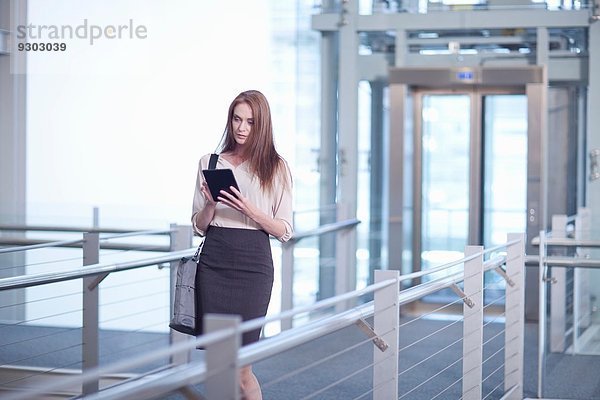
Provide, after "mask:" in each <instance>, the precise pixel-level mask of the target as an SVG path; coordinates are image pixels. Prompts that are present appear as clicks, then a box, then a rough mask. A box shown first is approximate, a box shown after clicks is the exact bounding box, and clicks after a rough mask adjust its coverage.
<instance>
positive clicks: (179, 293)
mask: <svg viewBox="0 0 600 400" xmlns="http://www.w3.org/2000/svg"><path fill="white" fill-rule="evenodd" d="M218 159H219V155H218V154H211V155H210V160H209V162H208V169H215V168H216V166H217V160H218ZM203 244H204V241H202V243H200V245H199V246H198V250H196V253H195V254H194V256H193V257H192V258H188V257H183V258H182V259H181V260H179V264H178V265H177V279H176V281H175V296H174V300H173V316H172V317H171V321H170V322H169V327H170V328H171V329H174V330H176V331H177V332H181V333H185V334H186V335H192V336H196V335H197V334H199V332H198V331H199V329H198V326H199V324H196V316H197V313H196V304H197V303H196V296H197V293H196V270H197V269H198V261H199V260H200V250H201V249H202V245H203Z"/></svg>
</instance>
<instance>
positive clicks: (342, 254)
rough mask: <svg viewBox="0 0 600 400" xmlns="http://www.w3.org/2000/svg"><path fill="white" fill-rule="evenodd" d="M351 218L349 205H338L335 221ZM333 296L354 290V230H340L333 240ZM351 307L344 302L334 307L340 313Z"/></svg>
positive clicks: (350, 304) (348, 303)
mask: <svg viewBox="0 0 600 400" xmlns="http://www.w3.org/2000/svg"><path fill="white" fill-rule="evenodd" d="M348 218H352V215H351V211H350V209H349V205H348V204H347V203H339V204H338V209H337V221H343V220H346V219H348ZM335 244H336V247H335V254H336V257H335V295H336V296H339V295H341V294H344V293H347V292H350V291H352V290H354V289H355V288H356V229H342V230H341V231H338V233H337V234H336V239H335ZM352 306H353V302H351V301H345V302H341V303H338V304H337V305H336V311H337V312H341V311H344V310H347V309H348V308H350V307H352Z"/></svg>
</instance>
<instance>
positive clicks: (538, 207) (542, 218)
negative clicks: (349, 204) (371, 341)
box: [387, 65, 549, 302]
mask: <svg viewBox="0 0 600 400" xmlns="http://www.w3.org/2000/svg"><path fill="white" fill-rule="evenodd" d="M389 99H390V111H389V151H388V154H387V157H388V165H389V168H390V173H389V177H388V188H389V190H388V208H389V218H388V226H387V229H388V232H389V235H388V237H389V238H390V241H391V240H394V242H395V244H394V243H389V244H388V257H389V258H388V260H389V263H390V265H402V266H403V267H402V271H403V272H414V271H420V270H426V269H428V268H431V267H434V266H437V265H441V264H444V263H447V262H451V261H454V260H457V259H460V258H462V257H463V251H464V247H465V246H467V245H483V246H485V247H491V246H495V245H498V244H501V243H504V242H506V234H507V233H509V232H526V234H527V237H528V238H529V239H531V238H533V237H535V236H536V235H537V234H538V232H539V230H540V229H542V228H543V227H545V226H546V225H547V219H548V216H547V215H548V214H547V212H548V204H547V203H548V201H547V199H548V194H547V193H548V187H547V184H548V179H547V176H546V174H547V162H548V160H547V156H548V154H549V153H548V143H547V141H548V135H547V131H548V129H547V128H548V127H547V124H548V114H547V99H548V84H547V81H546V77H545V71H544V69H543V68H542V67H538V66H530V65H527V66H510V67H497V66H495V67H484V66H479V67H460V68H447V67H444V68H441V67H440V68H438V67H433V68H412V67H405V68H392V69H390V73H389ZM395 171H397V172H398V173H395ZM400 243H401V246H400V245H396V244H400ZM535 251H536V249H535V248H533V247H532V246H531V245H530V244H528V245H527V252H528V253H529V254H533V253H535ZM436 277H437V276H430V277H429V278H427V277H425V278H424V279H433V278H436ZM414 283H418V282H413V284H414ZM486 284H487V285H489V286H490V287H492V289H493V290H490V291H489V293H490V294H489V295H488V296H491V297H490V298H486V299H485V300H486V302H491V301H494V300H495V297H501V296H502V294H503V291H504V286H503V284H504V283H503V282H502V281H501V280H499V279H497V278H496V277H495V276H494V275H492V274H490V275H489V276H487V277H486ZM528 284H531V285H535V284H536V282H535V280H532V282H528ZM442 296H443V293H442ZM434 300H435V299H434ZM441 300H442V299H440V301H441ZM531 301H532V302H535V299H534V298H533V296H532V299H531Z"/></svg>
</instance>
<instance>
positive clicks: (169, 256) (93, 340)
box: [0, 219, 359, 394]
mask: <svg viewBox="0 0 600 400" xmlns="http://www.w3.org/2000/svg"><path fill="white" fill-rule="evenodd" d="M358 223H359V221H358V220H356V219H352V220H347V221H340V222H336V223H332V224H328V225H324V226H321V227H318V228H317V229H314V230H310V231H306V232H299V233H296V234H295V235H294V237H293V238H292V239H291V240H290V241H289V242H287V243H286V244H285V246H284V247H283V248H282V253H283V255H285V257H283V259H282V269H283V270H284V271H293V261H294V259H293V250H294V247H295V246H296V244H297V243H298V242H299V241H300V240H302V239H305V238H307V237H319V236H321V235H324V234H336V232H340V231H344V230H347V229H353V228H354V227H355V226H356V225H357V224H358ZM30 228H31V229H33V230H36V231H49V232H51V231H54V230H56V231H59V232H79V231H80V229H82V228H76V227H75V228H73V227H51V226H20V227H17V226H12V225H11V226H7V225H4V226H2V227H0V229H5V230H21V231H27V230H29V229H30ZM90 230H93V231H94V232H87V233H83V237H82V239H77V240H54V241H48V240H43V241H42V240H40V241H39V242H35V241H33V240H31V239H23V240H22V241H20V243H22V244H23V246H15V247H10V248H2V249H0V250H3V253H4V254H14V253H18V252H26V251H34V250H35V251H37V250H42V249H49V248H57V247H72V246H74V247H77V248H81V249H82V256H81V257H82V258H83V265H82V266H80V267H75V268H70V269H67V270H63V271H56V270H54V269H53V270H52V271H50V272H43V273H30V274H26V275H20V276H10V277H6V278H0V295H1V294H3V293H14V292H18V291H22V290H23V289H25V288H28V289H32V288H35V287H41V286H47V287H50V286H49V285H53V284H57V283H76V284H77V282H78V281H80V280H81V281H82V283H81V284H80V285H81V286H80V287H81V290H74V289H72V290H70V291H67V293H59V294H53V295H48V296H46V297H45V298H42V299H37V300H35V303H36V304H40V302H43V301H48V302H55V301H56V300H57V299H63V298H67V297H70V298H71V299H75V301H77V300H76V299H77V298H78V297H81V300H80V302H81V303H80V306H73V307H72V308H73V309H71V310H61V311H62V312H61V313H58V314H56V315H55V314H53V313H50V312H47V315H42V316H41V318H40V317H38V318H33V319H32V318H25V317H24V318H20V319H17V320H14V321H2V322H4V323H3V324H0V330H4V332H5V333H6V332H7V329H9V330H10V329H13V328H16V327H19V328H20V327H26V326H28V325H29V324H31V323H35V321H37V320H40V319H42V320H43V319H44V318H49V317H53V316H55V317H57V316H58V317H60V315H61V314H62V315H65V314H71V315H73V314H78V313H81V318H82V322H81V324H80V326H79V327H69V328H59V329H56V330H55V331H52V332H50V333H47V332H46V333H44V334H38V335H37V336H35V337H32V338H28V339H26V340H24V341H22V340H21V339H16V338H15V339H7V340H8V342H7V343H4V344H3V343H0V348H2V347H4V346H12V347H13V348H14V347H15V346H18V345H19V343H24V344H25V345H31V343H33V342H32V340H36V339H40V340H44V338H48V337H50V338H53V337H58V336H60V335H71V334H73V333H76V332H77V331H79V330H81V335H80V338H79V339H77V340H76V341H75V342H73V343H70V344H69V345H68V346H66V347H62V348H60V349H56V350H54V351H60V350H61V349H63V350H64V349H66V348H67V347H68V348H69V349H74V348H75V349H79V348H81V356H80V357H78V358H75V362H73V361H72V360H71V362H69V363H65V364H58V365H57V366H52V367H49V368H47V367H44V368H41V369H40V368H38V369H35V370H33V372H31V374H30V376H25V377H24V378H23V377H21V378H18V379H8V380H6V379H4V380H3V382H0V386H6V385H3V384H5V383H11V382H15V383H18V382H21V381H22V380H23V379H28V378H30V377H34V376H38V375H39V376H41V375H44V374H45V373H49V374H50V373H53V372H55V371H57V370H63V369H64V367H71V368H72V367H76V366H78V365H80V364H81V370H83V371H89V370H90V369H93V368H96V367H97V366H98V365H100V364H101V362H100V358H101V356H102V354H100V351H99V344H100V342H101V341H102V338H101V337H100V331H101V329H100V324H101V323H102V322H103V321H106V320H107V318H106V317H104V318H102V320H101V318H100V316H99V314H100V308H101V306H102V307H104V306H106V304H110V305H113V304H112V303H114V301H112V302H108V303H106V302H105V303H104V304H101V303H100V301H99V290H100V284H101V283H102V282H104V281H105V279H106V278H107V276H109V274H112V273H116V272H119V273H124V272H126V271H131V270H136V269H142V268H146V267H149V266H158V268H159V270H160V269H162V268H163V267H164V266H166V265H170V266H171V267H174V266H175V265H176V264H177V262H178V261H179V260H180V259H181V258H182V257H186V256H191V255H192V254H193V252H194V251H195V248H194V247H192V232H191V227H190V226H178V225H172V226H171V227H170V229H168V230H143V231H135V232H131V231H125V230H115V229H109V230H106V229H101V228H97V227H96V228H92V229H90ZM100 233H108V234H109V235H107V236H100ZM150 234H152V235H154V234H168V235H169V241H170V244H169V245H167V246H164V245H161V246H156V245H151V246H148V245H143V246H141V247H140V246H139V245H133V244H127V243H123V244H121V245H120V246H118V248H120V249H123V250H138V249H142V250H144V251H157V250H160V251H169V252H168V253H166V254H163V255H160V256H153V257H146V258H143V257H140V256H137V257H136V258H135V259H134V260H131V261H122V262H104V261H103V262H100V255H101V253H100V250H101V249H107V248H108V249H114V248H115V246H110V243H107V241H108V240H110V239H117V238H124V237H132V236H140V235H150ZM11 241H12V238H7V237H2V238H0V242H2V243H4V244H7V243H8V242H11ZM32 242H33V243H35V244H32ZM41 242H44V243H41ZM290 256H291V257H290ZM286 257H289V258H286ZM2 268H10V267H6V266H3V267H2ZM165 271H167V272H168V271H169V270H165ZM175 273H176V268H171V269H170V274H169V275H164V274H162V275H161V276H166V277H167V279H168V280H170V284H169V288H167V290H166V293H171V294H170V295H169V296H170V297H172V288H173V287H174V282H175ZM119 275H120V274H119ZM144 275H147V273H145V274H144ZM169 276H170V278H169ZM284 278H285V280H286V281H287V282H289V284H288V285H287V286H283V290H286V291H289V296H288V295H283V294H282V296H281V298H282V299H285V300H284V301H285V302H284V303H283V304H282V306H283V307H282V309H286V307H288V308H291V301H290V300H289V299H290V298H291V288H292V287H293V273H290V274H289V275H288V276H285V275H284ZM138 279H139V278H138ZM159 279H162V278H160V277H159ZM154 280H155V279H154ZM142 281H143V280H142ZM135 282H136V281H133V282H132V283H130V284H128V286H130V287H132V289H131V291H132V292H135V291H137V290H139V288H136V287H133V286H131V284H135ZM112 286H113V287H116V289H119V288H121V292H123V290H125V291H128V286H127V285H126V286H123V284H117V285H112ZM108 289H112V287H105V290H108ZM11 291H12V292H11ZM159 292H160V293H164V290H159ZM159 292H157V291H154V292H152V293H147V294H144V293H143V290H142V293H140V294H138V295H137V296H128V297H127V299H129V300H132V301H135V300H136V299H139V298H145V299H152V294H153V293H154V294H160V293H159ZM15 297H20V298H23V297H24V296H15ZM275 297H276V296H275ZM151 301H153V302H154V301H155V300H154V299H152V300H151ZM148 303H150V302H148ZM164 303H165V304H166V306H165V305H163V306H161V305H160V304H154V305H150V306H148V307H152V308H150V309H149V311H152V310H158V311H160V310H159V309H164V308H165V307H166V309H167V310H168V309H170V305H171V304H172V298H171V299H170V301H168V302H167V301H165V302H164ZM27 304H28V302H27V301H24V300H22V301H15V302H12V304H10V303H8V302H7V303H5V304H3V305H2V307H0V308H9V307H13V306H14V307H25V306H27ZM114 305H116V304H114ZM59 307H61V306H59ZM144 312H145V311H144ZM121 314H122V313H121ZM163 314H164V315H163ZM163 314H161V315H163V318H168V315H170V311H169V313H166V312H165V313H163ZM122 317H123V316H122V315H117V317H116V318H112V319H119V318H122ZM125 317H127V315H125ZM108 320H109V321H110V320H111V318H108ZM156 325H160V326H163V327H164V329H166V327H167V325H168V319H167V320H164V319H163V320H161V321H158V322H155V323H154V325H152V326H156ZM145 326H150V325H145ZM143 329H144V327H140V328H136V329H134V332H135V331H138V330H140V331H142V330H143ZM14 335H16V336H18V333H17V332H15V334H14ZM112 335H113V336H114V335H117V336H118V335H119V333H118V332H116V333H113V334H112ZM0 336H1V335H0ZM105 336H106V335H105ZM11 340H12V341H11ZM182 340H184V337H183V335H180V334H178V333H177V332H174V331H171V332H170V339H169V341H170V342H171V343H178V342H180V341H182ZM39 355H40V356H44V355H46V356H51V355H52V351H51V352H50V353H48V351H39ZM36 356H37V355H36V354H34V355H29V356H28V357H26V358H25V359H23V358H19V359H17V358H15V360H16V361H19V362H25V363H27V360H30V359H32V358H35V357H36ZM189 359H190V356H189V354H187V355H186V354H183V355H182V354H179V355H177V356H176V357H175V358H172V359H171V360H170V362H169V363H168V364H167V365H163V367H162V368H164V367H168V366H172V365H175V364H179V363H185V362H188V361H189ZM7 360H8V361H7ZM3 362H4V364H3V365H0V370H2V368H4V369H6V368H7V367H11V366H12V365H11V361H10V358H4V360H3ZM100 384H101V383H100V382H99V381H96V382H91V383H87V384H86V386H85V387H83V393H84V394H87V393H92V392H95V391H97V390H98V389H99V387H100Z"/></svg>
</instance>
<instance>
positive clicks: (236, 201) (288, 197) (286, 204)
mask: <svg viewBox="0 0 600 400" xmlns="http://www.w3.org/2000/svg"><path fill="white" fill-rule="evenodd" d="M283 166H284V167H285V168H282V173H283V174H285V175H284V176H280V177H278V182H277V184H276V187H275V193H277V197H276V202H275V204H273V205H272V214H267V213H265V212H264V211H262V210H260V209H259V208H257V207H256V206H255V205H254V204H253V203H252V202H251V201H249V200H248V199H247V198H246V197H244V196H242V194H241V193H240V191H239V190H237V189H236V188H234V187H231V188H230V189H231V190H232V191H233V193H235V195H236V196H237V198H236V197H235V196H233V195H231V194H229V193H227V192H225V191H221V195H220V196H219V197H218V199H217V200H220V201H222V202H223V203H224V204H226V205H228V206H229V207H231V208H233V209H236V210H238V211H240V212H241V213H243V214H244V215H246V216H247V217H248V218H250V219H252V220H253V221H254V222H256V223H257V224H258V225H260V227H261V228H262V229H263V230H264V231H265V232H267V233H268V234H269V235H272V236H275V237H276V238H277V239H278V240H279V241H281V242H287V241H288V240H290V238H291V237H292V233H293V228H292V219H293V213H292V180H291V174H290V172H289V169H288V168H287V165H285V163H284V164H283Z"/></svg>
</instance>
